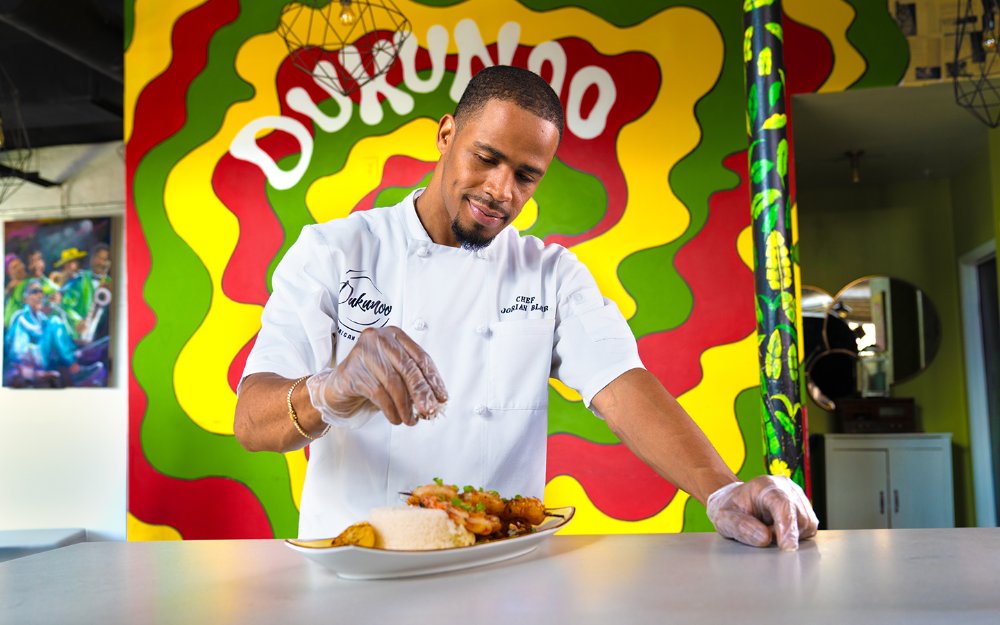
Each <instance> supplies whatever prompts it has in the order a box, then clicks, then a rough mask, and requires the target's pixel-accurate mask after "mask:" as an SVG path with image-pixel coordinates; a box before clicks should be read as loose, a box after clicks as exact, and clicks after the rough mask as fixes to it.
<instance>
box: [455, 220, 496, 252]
mask: <svg viewBox="0 0 1000 625" xmlns="http://www.w3.org/2000/svg"><path fill="white" fill-rule="evenodd" d="M481 230H482V226H480V225H479V224H475V226H474V227H473V229H471V230H470V229H466V228H463V227H462V225H461V224H460V223H458V216H457V215H456V216H455V218H454V219H452V220H451V231H452V233H453V234H454V235H455V239H456V240H457V241H458V242H459V243H460V244H461V245H462V249H463V250H468V251H470V252H476V251H479V250H481V249H483V248H485V247H487V246H489V244H490V243H492V242H493V239H494V238H496V235H494V236H492V237H487V236H484V235H483V234H482V232H481Z"/></svg>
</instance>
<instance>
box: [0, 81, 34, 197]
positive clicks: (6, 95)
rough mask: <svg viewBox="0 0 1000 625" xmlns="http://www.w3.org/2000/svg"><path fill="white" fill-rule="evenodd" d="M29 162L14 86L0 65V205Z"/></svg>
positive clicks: (16, 185) (17, 185)
mask: <svg viewBox="0 0 1000 625" xmlns="http://www.w3.org/2000/svg"><path fill="white" fill-rule="evenodd" d="M30 164H31V147H30V146H29V145H28V133H27V131H26V130H25V127H24V120H23V119H22V118H21V103H20V97H19V96H18V92H17V88H16V87H15V86H14V83H13V82H12V81H11V79H10V76H8V75H7V72H6V71H5V70H4V68H3V66H2V65H0V206H2V205H3V203H4V201H5V200H6V199H7V198H8V197H10V196H11V195H13V194H14V192H15V191H17V190H18V189H20V188H21V185H22V184H24V181H25V180H26V178H25V176H26V175H27V169H28V167H29V165H30Z"/></svg>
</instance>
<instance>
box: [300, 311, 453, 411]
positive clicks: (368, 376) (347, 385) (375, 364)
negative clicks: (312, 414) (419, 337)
mask: <svg viewBox="0 0 1000 625" xmlns="http://www.w3.org/2000/svg"><path fill="white" fill-rule="evenodd" d="M306 385H307V387H308V388H309V396H310V399H311V400H312V403H313V405H314V406H315V407H316V409H317V410H319V411H320V412H321V413H322V414H323V415H324V417H327V418H331V417H333V418H340V419H346V418H349V417H350V416H351V415H352V414H354V413H355V412H357V411H358V410H359V409H361V408H362V407H364V406H365V404H367V403H369V402H370V403H371V404H374V405H375V406H376V407H378V409H379V410H381V411H382V412H383V414H385V417H386V418H387V419H388V420H389V422H390V423H392V424H393V425H399V424H401V423H405V424H406V425H413V424H415V423H416V422H417V420H418V419H419V418H421V417H430V416H433V415H434V414H435V413H437V411H438V410H439V409H440V408H441V404H443V403H444V402H446V401H448V393H447V391H446V390H445V388H444V382H443V381H442V380H441V375H440V373H438V370H437V367H436V366H435V365H434V362H433V361H432V360H431V358H430V356H428V355H427V353H426V352H425V351H424V350H423V349H421V348H420V346H419V345H417V344H416V343H415V342H414V341H413V339H411V338H410V337H409V336H407V335H406V333H405V332H403V331H402V330H401V329H399V328H397V327H393V326H389V327H386V328H379V329H372V328H370V329H367V330H365V331H364V332H362V333H361V336H359V337H358V342H357V344H356V345H355V346H354V349H352V350H351V351H350V353H349V354H348V355H347V358H345V359H344V361H343V362H341V363H340V364H339V365H338V366H337V367H336V368H335V369H327V370H325V371H321V372H319V373H317V374H316V375H314V376H312V377H310V378H309V379H308V380H307V381H306Z"/></svg>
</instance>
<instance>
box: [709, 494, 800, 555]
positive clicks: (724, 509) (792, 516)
mask: <svg viewBox="0 0 1000 625" xmlns="http://www.w3.org/2000/svg"><path fill="white" fill-rule="evenodd" d="M707 507H708V518H709V519H710V520H711V521H712V523H713V524H714V525H715V529H716V530H718V532H719V533H720V534H722V535H723V536H725V537H727V538H733V539H735V540H738V541H740V542H741V543H745V544H747V545H753V546H755V547H767V546H768V545H770V544H771V540H772V538H773V539H774V541H775V542H777V543H778V547H779V548H781V549H782V550H783V551H794V550H796V549H798V548H799V539H800V538H802V539H805V538H811V537H812V536H815V535H816V529H817V527H818V526H819V519H817V518H816V513H815V512H813V509H812V505H810V503H809V500H808V499H807V498H806V494H805V493H804V492H802V489H801V488H799V485H798V484H796V483H795V482H793V481H792V480H790V479H788V478H787V477H783V476H774V475H761V476H758V477H755V478H754V479H752V480H750V481H749V482H746V483H743V482H734V483H732V484H728V485H726V486H723V487H722V488H720V489H719V490H717V491H715V492H714V493H712V494H711V495H710V496H709V498H708V506H707Z"/></svg>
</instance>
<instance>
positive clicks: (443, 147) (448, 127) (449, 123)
mask: <svg viewBox="0 0 1000 625" xmlns="http://www.w3.org/2000/svg"><path fill="white" fill-rule="evenodd" d="M456 133H457V127H456V124H455V118H454V117H452V116H451V115H445V116H444V117H442V118H441V121H440V122H438V131H437V147H438V152H440V153H441V155H442V156H444V155H445V154H447V153H448V150H449V149H450V148H451V145H452V143H454V142H455V135H456Z"/></svg>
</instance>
